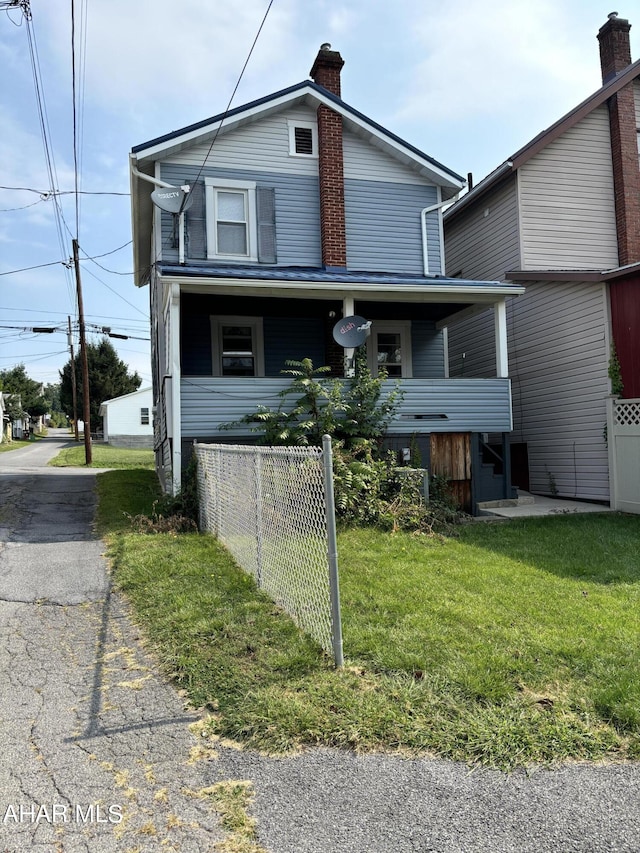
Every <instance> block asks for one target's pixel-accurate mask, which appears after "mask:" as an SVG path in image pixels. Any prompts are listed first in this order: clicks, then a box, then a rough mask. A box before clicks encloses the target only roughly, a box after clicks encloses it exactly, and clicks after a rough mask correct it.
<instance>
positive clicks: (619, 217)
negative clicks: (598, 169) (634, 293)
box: [598, 12, 640, 266]
mask: <svg viewBox="0 0 640 853" xmlns="http://www.w3.org/2000/svg"><path fill="white" fill-rule="evenodd" d="M630 29H631V25H630V24H629V21H626V20H624V19H622V18H618V15H617V12H611V13H610V15H609V20H608V21H607V23H606V24H605V25H604V26H603V27H601V28H600V31H599V32H598V41H599V42H600V65H601V69H602V81H603V84H604V83H607V82H609V81H610V80H613V79H614V78H615V77H616V76H617V75H618V74H619V73H620V72H621V71H624V70H625V68H627V67H628V66H629V65H631V45H630V41H629V30H630ZM608 105H609V126H610V133H611V156H612V160H613V187H614V195H615V205H616V229H617V233H618V263H619V264H620V266H624V265H625V264H632V263H635V262H637V261H640V165H639V163H638V138H637V130H636V110H635V103H634V97H633V81H629V83H627V85H626V86H623V87H622V89H619V90H618V91H617V92H616V93H615V94H614V95H612V96H611V98H609V101H608Z"/></svg>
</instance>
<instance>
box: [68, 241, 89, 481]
mask: <svg viewBox="0 0 640 853" xmlns="http://www.w3.org/2000/svg"><path fill="white" fill-rule="evenodd" d="M72 244H73V266H74V268H75V271H76V291H77V294H78V327H79V329H80V361H81V362H82V409H83V412H82V420H83V421H84V457H85V464H87V465H91V458H92V457H91V409H90V408H89V362H88V361H87V341H86V338H85V333H84V307H83V304H82V283H81V281H80V259H79V257H78V241H77V240H76V239H75V238H74V239H73V240H72Z"/></svg>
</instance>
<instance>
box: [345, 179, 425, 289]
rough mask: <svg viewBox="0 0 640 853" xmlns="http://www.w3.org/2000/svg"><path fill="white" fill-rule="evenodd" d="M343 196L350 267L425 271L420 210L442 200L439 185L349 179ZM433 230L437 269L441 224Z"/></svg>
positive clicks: (355, 268) (388, 270)
mask: <svg viewBox="0 0 640 853" xmlns="http://www.w3.org/2000/svg"><path fill="white" fill-rule="evenodd" d="M344 195H345V215H346V220H347V266H348V268H349V269H351V270H365V271H366V270H370V271H375V270H378V271H381V272H406V273H421V272H423V269H424V262H423V255H422V229H421V224H420V211H421V210H422V209H423V208H425V207H428V206H429V205H431V204H435V203H436V202H437V190H436V187H434V186H416V185H415V184H412V185H408V184H407V185H405V184H399V183H385V182H382V181H357V180H351V179H345V188H344ZM429 231H430V234H429V256H430V261H431V258H433V266H434V268H433V269H430V272H434V273H436V272H439V271H440V268H439V263H440V260H439V258H440V238H439V234H437V233H436V232H437V228H436V229H434V228H433V227H431V228H430V229H429ZM430 266H431V265H430ZM436 267H437V268H436Z"/></svg>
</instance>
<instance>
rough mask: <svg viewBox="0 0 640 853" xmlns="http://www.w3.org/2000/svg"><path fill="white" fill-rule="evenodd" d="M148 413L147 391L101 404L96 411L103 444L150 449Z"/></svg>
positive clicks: (150, 402) (149, 399)
mask: <svg viewBox="0 0 640 853" xmlns="http://www.w3.org/2000/svg"><path fill="white" fill-rule="evenodd" d="M152 412H153V391H152V390H151V388H140V389H139V390H138V391H133V392H132V393H131V394H124V395H123V396H122V397H114V398H113V400H105V401H104V403H102V404H101V405H100V409H99V411H98V414H99V415H101V417H102V429H103V439H104V441H105V442H106V443H107V444H111V445H113V446H114V447H149V448H151V447H153V414H152Z"/></svg>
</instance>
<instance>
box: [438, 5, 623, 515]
mask: <svg viewBox="0 0 640 853" xmlns="http://www.w3.org/2000/svg"><path fill="white" fill-rule="evenodd" d="M629 28H630V25H629V22H628V21H625V20H622V19H618V18H617V16H616V13H612V14H611V15H610V16H609V20H608V22H607V23H606V24H605V25H604V26H603V27H602V28H601V30H600V33H599V34H598V38H599V39H600V41H601V48H602V45H603V44H604V45H605V47H607V46H608V47H609V48H610V50H605V51H604V55H605V56H611V57H613V61H612V64H611V65H610V66H609V65H607V64H606V62H607V61H608V60H605V59H601V61H602V76H603V85H602V88H601V89H599V90H598V91H597V92H595V93H594V94H593V95H592V96H591V97H590V98H588V99H587V100H586V101H584V102H583V103H582V104H579V105H578V106H577V107H576V108H575V109H573V110H572V111H571V112H569V113H567V115H565V116H563V117H562V118H561V119H560V120H559V121H557V122H556V123H555V124H554V125H552V126H551V127H550V128H548V129H547V130H545V131H543V132H542V133H541V134H539V135H538V136H537V137H535V138H534V139H533V140H531V142H529V143H528V144H527V145H525V146H524V147H523V148H521V149H520V150H519V151H517V152H516V153H515V154H513V155H512V156H511V157H509V158H508V159H507V160H506V161H505V162H504V163H503V164H502V165H501V166H500V167H498V168H497V169H496V170H495V171H494V172H493V173H491V174H490V175H489V176H487V177H486V178H485V179H484V180H482V181H480V182H479V183H478V184H477V185H476V186H475V187H473V189H472V190H471V191H470V192H469V193H467V195H466V196H464V197H463V198H462V199H461V200H460V201H459V202H458V203H457V204H455V205H454V206H453V207H451V208H450V209H449V210H448V211H447V212H446V213H445V216H444V221H445V244H446V250H447V274H449V275H454V276H460V277H461V278H465V279H466V278H485V277H489V276H491V277H496V278H498V279H500V280H502V281H512V282H517V283H520V284H523V285H524V286H525V294H524V296H522V297H520V298H519V299H517V300H510V301H509V302H508V303H507V327H508V341H509V363H510V373H511V378H512V384H513V415H514V428H513V432H512V434H511V443H512V449H513V451H514V453H512V456H513V457H514V459H513V460H512V461H513V462H514V464H513V481H514V483H515V484H516V485H519V486H520V487H522V488H525V489H530V490H531V491H533V492H536V493H541V494H545V493H546V494H549V493H551V494H556V493H557V494H559V495H560V496H563V497H578V498H582V499H585V500H597V501H607V500H608V498H609V464H608V453H607V433H606V430H605V424H606V419H607V399H608V397H609V395H610V393H611V384H610V380H609V359H610V355H611V346H612V344H613V345H615V348H616V351H617V355H618V356H619V359H620V362H621V365H622V373H623V380H624V385H625V392H626V396H630V397H635V396H638V395H639V394H640V391H639V389H640V380H639V375H638V370H637V365H638V364H640V344H639V340H640V328H639V325H638V320H639V319H640V228H639V223H640V170H639V168H638V147H637V145H638V143H637V133H636V128H637V127H638V126H640V96H639V89H640V86H639V82H640V62H635V63H631V58H630V46H629V37H628V32H629ZM602 56H603V52H602V49H601V58H602ZM634 100H635V105H634ZM448 344H449V371H450V375H451V376H452V377H453V376H465V377H483V376H487V375H489V371H490V364H491V361H492V360H493V358H494V357H495V356H494V343H493V320H492V318H491V316H490V314H489V313H488V312H484V313H480V314H475V315H474V316H469V315H467V316H461V317H460V319H459V321H458V320H457V319H456V318H453V322H452V323H451V324H450V325H449V328H448ZM515 457H517V459H515Z"/></svg>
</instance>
